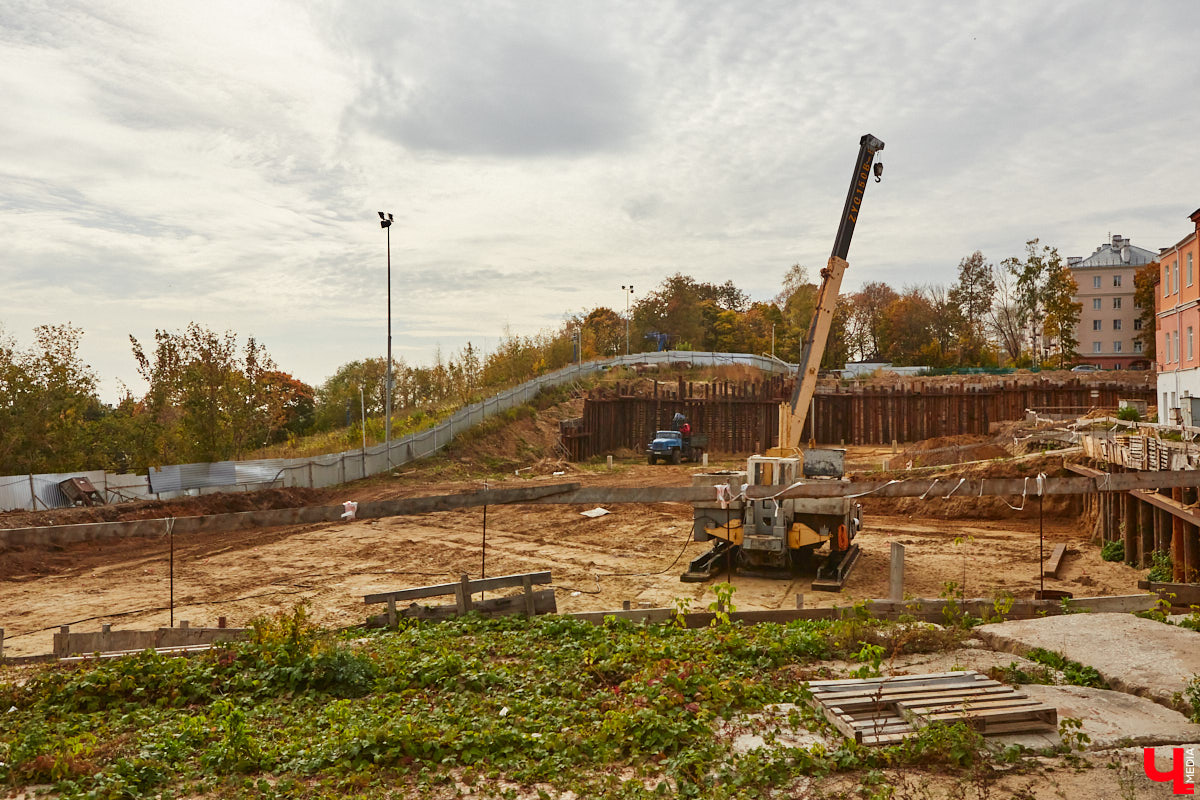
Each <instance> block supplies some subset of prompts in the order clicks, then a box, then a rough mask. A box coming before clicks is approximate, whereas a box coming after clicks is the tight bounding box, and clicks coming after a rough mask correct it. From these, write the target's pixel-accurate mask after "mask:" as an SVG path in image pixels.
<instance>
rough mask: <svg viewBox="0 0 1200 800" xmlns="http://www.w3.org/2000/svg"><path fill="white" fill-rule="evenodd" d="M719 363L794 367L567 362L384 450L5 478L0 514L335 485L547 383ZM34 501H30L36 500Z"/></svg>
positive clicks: (753, 360) (731, 360) (420, 452)
mask: <svg viewBox="0 0 1200 800" xmlns="http://www.w3.org/2000/svg"><path fill="white" fill-rule="evenodd" d="M677 363H686V364H692V365H704V366H720V365H722V364H743V365H746V366H751V367H756V368H758V369H760V370H763V371H766V372H773V373H788V374H790V373H794V372H795V370H796V365H795V364H788V363H786V362H783V361H779V360H776V359H772V358H769V357H766V356H760V355H756V354H753V353H696V352H691V351H680V350H667V351H663V352H659V353H631V354H630V355H627V356H618V357H616V358H612V359H606V360H600V361H589V362H587V363H586V364H571V365H569V366H566V367H563V368H561V369H557V370H555V371H554V372H550V373H547V374H545V375H541V376H539V377H537V378H533V379H531V380H528V381H526V382H525V383H523V384H521V385H520V386H515V387H513V388H511V389H505V390H504V391H502V392H499V393H497V394H495V395H493V396H491V397H488V398H485V399H484V400H482V401H480V402H478V403H472V404H471V405H469V406H467V407H466V408H463V409H460V410H459V411H456V412H455V413H454V414H453V415H451V416H450V418H449V419H447V420H445V421H443V422H441V423H440V424H438V425H436V426H433V427H431V428H427V429H426V430H423V431H419V432H417V433H415V434H410V435H408V436H404V437H402V438H400V439H396V440H394V441H392V443H391V448H390V453H389V452H388V449H389V448H388V447H387V446H386V445H376V446H374V447H368V448H367V450H366V453H365V454H364V453H363V451H362V450H361V449H355V450H347V451H344V452H342V453H337V454H333V455H330V456H321V457H319V458H315V459H261V460H257V461H221V462H218V463H213V464H176V465H170V466H165V467H161V468H157V467H152V468H151V469H150V470H149V474H148V475H107V474H106V473H104V472H103V471H88V472H83V471H81V472H71V473H63V474H56V475H48V474H47V475H10V476H5V477H0V509H2V510H11V509H27V510H33V509H34V508H43V507H49V508H58V507H61V506H65V505H68V504H69V503H68V501H67V499H66V497H65V496H64V495H63V494H62V491H61V490H60V489H59V488H58V482H59V481H62V480H65V479H67V478H71V477H77V476H86V477H87V478H88V479H89V480H90V481H91V482H92V485H93V486H95V487H96V488H97V489H100V490H101V491H106V490H107V491H110V492H111V493H112V494H115V495H117V496H120V497H147V498H150V497H161V498H163V499H167V498H170V497H178V496H180V495H182V494H185V493H190V492H192V491H195V490H197V489H201V490H203V491H204V493H205V494H208V493H210V492H213V491H236V490H237V489H239V488H245V487H247V486H253V485H260V484H262V485H274V486H281V485H282V486H314V487H327V486H334V485H337V484H339V483H345V482H347V481H352V480H358V479H359V478H362V477H364V473H365V475H377V474H379V473H382V472H385V471H387V470H388V469H389V467H396V466H400V465H403V464H408V463H410V462H412V461H416V460H417V459H421V458H426V457H428V456H431V455H433V454H434V453H436V452H437V451H438V450H441V449H442V448H444V447H445V446H446V445H447V444H449V443H450V442H451V441H452V440H453V439H454V437H455V436H457V435H459V434H461V433H462V432H463V431H465V430H468V429H469V428H471V427H473V426H475V425H478V424H480V423H481V422H483V421H484V420H485V419H487V418H488V417H490V416H493V415H495V414H498V413H501V412H503V411H508V410H509V409H511V408H514V407H516V406H519V405H522V404H524V403H528V402H529V401H530V400H532V399H533V397H534V396H535V395H536V394H537V393H538V392H539V391H541V390H542V389H544V388H546V387H547V386H559V385H562V384H564V383H569V382H571V381H574V380H577V379H579V378H580V377H582V376H584V375H590V374H592V373H594V372H597V371H599V370H603V369H609V368H612V367H614V366H617V367H619V366H631V365H634V364H677ZM35 498H36V499H35Z"/></svg>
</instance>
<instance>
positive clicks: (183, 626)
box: [179, 619, 190, 631]
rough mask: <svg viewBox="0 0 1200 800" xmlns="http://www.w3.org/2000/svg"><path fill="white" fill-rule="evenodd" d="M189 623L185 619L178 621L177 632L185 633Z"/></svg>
mask: <svg viewBox="0 0 1200 800" xmlns="http://www.w3.org/2000/svg"><path fill="white" fill-rule="evenodd" d="M189 624H190V623H189V622H188V621H187V620H186V619H181V620H179V630H181V631H186V630H187V629H188V625H189Z"/></svg>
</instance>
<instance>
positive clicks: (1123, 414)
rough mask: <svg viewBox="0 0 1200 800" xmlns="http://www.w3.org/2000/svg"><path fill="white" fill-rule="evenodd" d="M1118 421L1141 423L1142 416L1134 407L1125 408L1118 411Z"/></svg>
mask: <svg viewBox="0 0 1200 800" xmlns="http://www.w3.org/2000/svg"><path fill="white" fill-rule="evenodd" d="M1117 419H1123V420H1125V421H1126V422H1141V421H1142V415H1141V414H1139V413H1138V410H1137V409H1136V408H1134V407H1133V406H1125V407H1124V408H1122V409H1120V410H1119V411H1117Z"/></svg>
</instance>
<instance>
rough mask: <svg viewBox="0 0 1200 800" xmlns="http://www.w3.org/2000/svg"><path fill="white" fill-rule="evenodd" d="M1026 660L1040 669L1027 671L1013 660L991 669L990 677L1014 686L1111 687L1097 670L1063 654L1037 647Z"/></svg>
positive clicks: (1031, 668)
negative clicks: (1039, 684)
mask: <svg viewBox="0 0 1200 800" xmlns="http://www.w3.org/2000/svg"><path fill="white" fill-rule="evenodd" d="M1025 658H1026V659H1028V660H1029V661H1032V662H1034V663H1035V664H1037V665H1038V666H1036V667H1030V668H1029V669H1024V668H1022V667H1021V666H1019V665H1018V664H1017V662H1016V661H1013V662H1012V663H1010V664H1009V665H1008V666H1007V667H992V668H991V669H990V670H988V676H989V677H991V678H992V679H993V680H998V681H1003V682H1005V683H1012V684H1022V683H1041V684H1046V685H1049V686H1054V685H1056V684H1060V683H1065V684H1069V685H1071V686H1089V687H1091V688H1093V689H1107V688H1108V684H1107V683H1106V682H1105V681H1104V679H1103V678H1101V677H1100V673H1099V672H1097V671H1096V670H1095V669H1094V668H1093V667H1089V666H1086V665H1084V664H1080V663H1079V662H1078V661H1071V660H1070V659H1068V658H1067V657H1066V656H1064V655H1063V654H1062V653H1056V652H1054V651H1053V650H1044V649H1042V648H1041V647H1035V648H1033V649H1032V650H1030V651H1029V652H1028V653H1026V654H1025ZM1060 675H1061V680H1060V679H1059V676H1060Z"/></svg>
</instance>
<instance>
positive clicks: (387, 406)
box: [379, 211, 394, 472]
mask: <svg viewBox="0 0 1200 800" xmlns="http://www.w3.org/2000/svg"><path fill="white" fill-rule="evenodd" d="M393 220H394V218H393V217H392V215H391V214H390V213H388V214H384V212H382V211H380V212H379V227H381V228H383V229H384V230H385V231H387V378H386V381H387V387H386V388H385V390H384V401H383V415H384V419H383V442H384V446H385V447H386V449H387V463H388V472H391V471H392V222H393Z"/></svg>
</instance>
